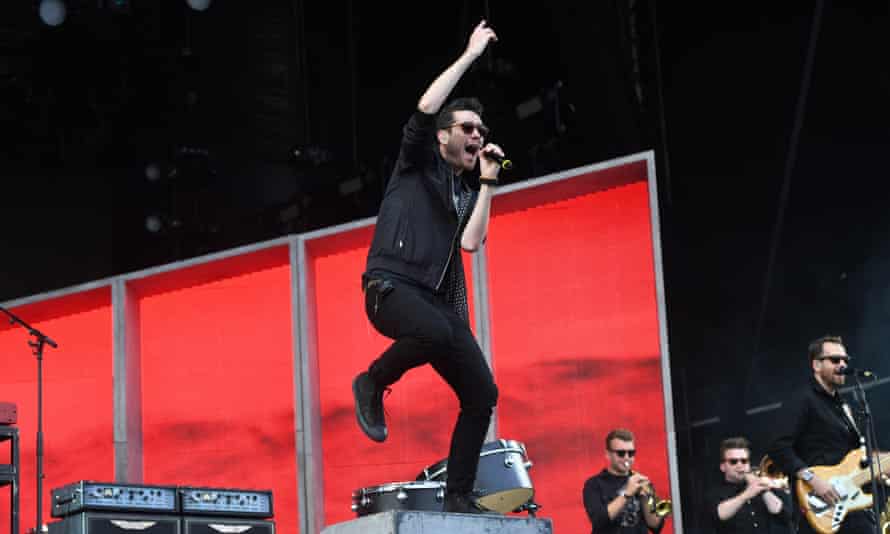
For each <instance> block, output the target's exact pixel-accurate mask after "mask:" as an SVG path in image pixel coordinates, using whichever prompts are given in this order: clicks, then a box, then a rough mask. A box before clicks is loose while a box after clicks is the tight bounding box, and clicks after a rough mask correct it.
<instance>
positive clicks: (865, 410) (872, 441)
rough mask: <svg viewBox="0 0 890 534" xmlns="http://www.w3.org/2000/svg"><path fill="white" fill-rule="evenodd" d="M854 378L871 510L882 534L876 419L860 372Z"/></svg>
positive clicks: (879, 465)
mask: <svg viewBox="0 0 890 534" xmlns="http://www.w3.org/2000/svg"><path fill="white" fill-rule="evenodd" d="M853 378H854V379H855V380H856V386H855V387H854V388H853V398H854V399H856V402H858V403H859V405H860V409H859V414H860V415H861V416H862V419H863V421H865V432H863V433H862V434H864V436H862V435H861V436H860V439H863V440H864V441H865V457H866V458H867V462H868V472H869V476H870V478H871V497H872V498H871V511H872V514H874V517H873V519H874V524H873V525H872V527H873V530H874V533H875V534H881V531H880V528H881V527H880V523H881V513H880V510H879V508H878V496H879V494H878V483H877V480H876V477H875V456H874V454H875V446H876V445H877V439H876V435H875V428H874V421H873V420H872V417H871V407H870V406H869V405H868V399H867V398H866V396H865V389H864V388H863V387H862V381H861V380H860V379H859V375H858V374H854V375H853ZM877 460H878V472H879V473H882V472H883V471H882V470H881V463H880V462H881V459H880V457H878V459H877Z"/></svg>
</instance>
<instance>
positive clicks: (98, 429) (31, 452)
mask: <svg viewBox="0 0 890 534" xmlns="http://www.w3.org/2000/svg"><path fill="white" fill-rule="evenodd" d="M11 311H12V312H13V313H15V314H16V315H18V316H19V317H20V318H21V319H22V320H23V321H25V322H27V323H29V324H31V326H33V327H34V328H37V329H39V330H41V331H42V332H44V333H45V334H46V335H48V336H50V337H51V338H52V339H53V340H55V341H56V342H57V343H58V345H59V348H58V349H53V348H50V347H46V349H45V352H44V359H43V388H44V389H43V432H44V444H45V450H44V472H45V474H46V479H45V480H44V482H43V489H44V491H43V511H42V516H43V522H44V523H47V522H49V520H50V519H51V517H50V509H51V505H52V501H51V500H50V490H51V489H52V488H55V487H58V486H62V485H64V484H68V483H69V482H73V481H76V480H82V479H92V480H112V479H113V478H114V449H113V447H114V440H113V426H112V380H111V377H112V335H111V332H112V327H111V291H110V289H109V288H107V287H104V288H100V289H96V290H92V291H86V292H83V293H77V294H73V295H69V296H65V297H59V298H53V299H49V300H44V301H40V302H37V303H34V304H28V305H24V306H19V307H17V308H15V309H13V310H11ZM28 339H29V336H28V333H27V332H26V331H25V330H23V329H22V328H21V327H18V326H11V325H10V324H9V322H8V321H5V320H4V321H0V361H2V371H0V401H6V402H14V403H15V404H16V405H17V406H18V425H17V426H18V427H19V434H20V440H21V453H20V456H21V458H20V460H21V490H20V498H21V504H20V516H19V530H20V532H25V531H26V530H27V529H30V528H33V527H34V525H35V524H36V512H37V500H36V487H37V483H36V480H35V477H36V455H35V442H36V433H37V360H36V358H35V357H34V356H33V355H32V353H31V349H30V348H29V347H28V345H27V341H28ZM8 451H9V442H4V443H0V463H8V462H9V452H8ZM9 491H10V490H9V487H8V486H7V487H6V488H3V489H0V533H2V534H8V533H9V517H10V516H9V512H10V510H9V504H10V503H9V495H10V493H9Z"/></svg>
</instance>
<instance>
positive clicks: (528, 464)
mask: <svg viewBox="0 0 890 534" xmlns="http://www.w3.org/2000/svg"><path fill="white" fill-rule="evenodd" d="M533 465H535V464H533V463H532V462H531V460H526V462H525V468H526V469H531V468H532V466H533Z"/></svg>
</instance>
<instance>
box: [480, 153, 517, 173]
mask: <svg viewBox="0 0 890 534" xmlns="http://www.w3.org/2000/svg"><path fill="white" fill-rule="evenodd" d="M482 157H483V158H486V159H490V160H491V161H494V162H497V163H498V164H499V165H500V166H501V168H502V169H504V170H505V171H509V170H510V169H512V168H513V162H512V161H510V160H508V159H507V158H505V157H504V156H501V155H500V154H496V153H494V152H483V153H482Z"/></svg>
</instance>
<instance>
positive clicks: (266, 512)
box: [179, 487, 274, 517]
mask: <svg viewBox="0 0 890 534" xmlns="http://www.w3.org/2000/svg"><path fill="white" fill-rule="evenodd" d="M179 499H180V502H179V504H180V509H181V510H182V513H183V515H225V516H229V517H272V516H273V515H274V514H273V513H272V492H271V491H269V490H242V489H223V488H219V489H218V488H188V487H181V488H179Z"/></svg>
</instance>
